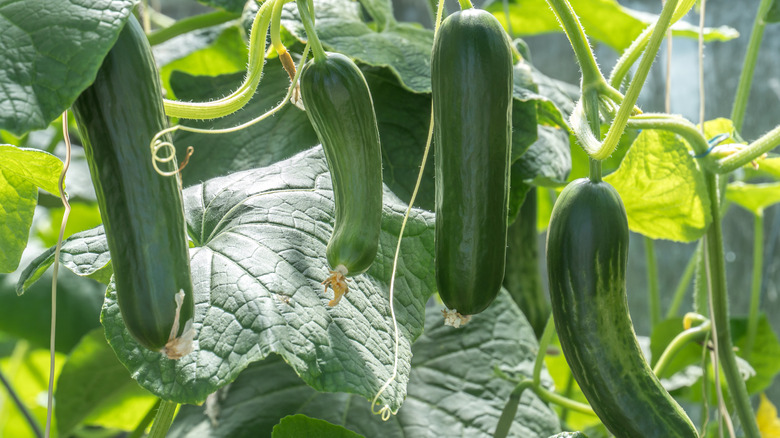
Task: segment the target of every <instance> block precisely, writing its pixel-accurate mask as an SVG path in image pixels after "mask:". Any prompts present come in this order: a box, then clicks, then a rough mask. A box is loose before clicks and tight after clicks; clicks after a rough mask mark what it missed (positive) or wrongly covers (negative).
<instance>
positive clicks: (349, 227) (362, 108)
mask: <svg viewBox="0 0 780 438" xmlns="http://www.w3.org/2000/svg"><path fill="white" fill-rule="evenodd" d="M300 81H301V97H302V98H303V104H304V106H305V107H306V114H307V115H308V117H309V121H310V122H311V124H312V126H313V127H314V131H315V132H316V133H317V137H318V138H319V139H320V141H321V142H322V147H323V149H324V151H325V158H326V159H327V162H328V169H330V174H331V178H332V181H333V196H334V198H335V203H336V220H335V225H334V227H333V234H332V236H331V238H330V240H329V241H328V247H327V250H326V255H327V258H328V264H329V265H330V267H331V268H332V269H336V267H338V266H339V265H343V266H344V267H346V268H347V275H348V276H354V275H359V274H362V273H363V272H365V271H366V270H368V268H369V267H370V266H371V264H372V263H373V262H374V259H375V258H376V254H377V249H378V247H379V232H380V230H381V226H382V151H381V149H380V144H379V129H378V127H377V122H376V114H375V113H374V104H373V101H372V99H371V93H370V91H369V89H368V84H367V83H366V80H365V78H364V77H363V73H362V72H361V71H360V69H359V68H358V67H357V65H355V63H354V62H352V60H351V59H349V58H347V57H346V56H344V55H341V54H338V53H328V54H327V58H326V59H325V60H324V61H320V62H316V61H315V60H311V61H309V62H308V63H307V64H306V65H305V66H304V67H303V70H302V71H301V79H300Z"/></svg>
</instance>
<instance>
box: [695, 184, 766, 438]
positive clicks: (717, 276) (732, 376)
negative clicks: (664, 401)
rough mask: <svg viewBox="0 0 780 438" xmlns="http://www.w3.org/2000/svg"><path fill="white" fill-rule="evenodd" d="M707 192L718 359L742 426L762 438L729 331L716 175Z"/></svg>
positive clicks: (707, 249) (749, 437)
mask: <svg viewBox="0 0 780 438" xmlns="http://www.w3.org/2000/svg"><path fill="white" fill-rule="evenodd" d="M705 179H706V182H707V191H708V194H709V197H710V210H711V215H712V218H713V221H712V224H711V225H710V227H709V228H708V229H707V234H706V237H705V239H706V241H705V243H706V244H705V255H706V256H707V257H706V258H707V264H708V267H709V269H708V272H709V284H710V288H711V303H710V304H711V308H712V315H710V318H711V319H712V323H713V325H714V327H713V332H714V333H715V338H716V339H715V341H716V343H717V347H718V358H719V359H720V366H721V368H722V369H723V375H724V377H725V378H726V384H727V385H728V389H729V393H730V394H731V399H732V400H733V403H734V406H735V407H736V411H737V416H738V417H739V420H740V422H741V423H742V427H743V429H744V432H745V436H746V437H747V438H760V436H761V435H760V433H759V431H758V424H757V423H756V418H755V415H754V413H753V408H752V407H751V405H750V397H749V396H748V393H747V388H746V387H745V382H744V381H743V380H742V376H741V375H740V372H739V368H738V367H737V360H736V356H735V354H734V346H733V344H732V342H731V330H730V328H729V307H728V292H727V287H726V266H725V262H724V256H723V231H722V229H721V223H720V197H719V194H718V181H717V179H718V177H717V175H715V174H714V173H712V172H705Z"/></svg>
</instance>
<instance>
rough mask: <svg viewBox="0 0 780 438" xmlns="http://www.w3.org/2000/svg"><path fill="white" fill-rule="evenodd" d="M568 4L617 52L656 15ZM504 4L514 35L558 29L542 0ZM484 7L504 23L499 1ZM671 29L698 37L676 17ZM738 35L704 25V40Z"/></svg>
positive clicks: (604, 4) (606, 3)
mask: <svg viewBox="0 0 780 438" xmlns="http://www.w3.org/2000/svg"><path fill="white" fill-rule="evenodd" d="M571 6H572V8H573V9H574V11H575V12H576V14H577V16H578V17H579V19H580V21H581V22H582V27H583V28H584V30H585V33H586V34H587V35H588V37H589V38H591V39H592V40H595V41H599V42H602V43H605V44H607V45H608V46H610V47H612V48H613V49H615V51H617V52H618V53H622V52H623V51H624V50H625V49H627V48H628V46H629V45H631V42H632V41H634V39H636V37H637V36H639V34H640V33H642V31H643V30H644V29H645V28H646V27H647V26H648V25H649V24H651V23H654V22H655V21H656V20H657V19H658V16H657V15H654V14H648V13H645V12H640V11H637V10H634V9H629V8H626V7H624V6H621V5H620V4H618V2H617V1H616V0H572V1H571ZM508 8H509V9H508V10H509V17H510V21H511V24H512V30H513V31H514V33H515V35H516V36H530V35H538V34H541V33H549V32H561V31H562V29H561V26H560V25H559V24H558V20H557V19H556V18H555V15H554V14H553V12H552V10H551V9H550V7H549V6H548V5H547V3H546V2H545V1H544V0H514V1H511V2H510V3H509V5H508ZM659 8H660V4H659ZM485 9H486V10H488V11H489V12H491V13H493V14H494V15H495V16H496V18H498V20H499V21H500V22H501V23H502V24H503V25H504V27H507V25H506V21H507V20H506V14H505V13H504V6H503V4H502V3H501V2H500V1H493V2H491V3H490V5H489V6H485ZM672 33H673V34H674V35H675V36H683V37H687V38H698V27H697V26H693V25H691V24H688V23H685V22H682V21H680V22H677V23H675V25H674V26H672ZM738 36H739V33H738V32H737V31H736V30H735V29H733V28H731V27H728V26H721V27H718V28H711V27H706V28H704V39H705V41H728V40H731V39H734V38H737V37H738Z"/></svg>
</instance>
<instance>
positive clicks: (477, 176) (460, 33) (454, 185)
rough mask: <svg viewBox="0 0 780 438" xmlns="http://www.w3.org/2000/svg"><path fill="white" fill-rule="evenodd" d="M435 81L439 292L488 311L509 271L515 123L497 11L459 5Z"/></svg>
mask: <svg viewBox="0 0 780 438" xmlns="http://www.w3.org/2000/svg"><path fill="white" fill-rule="evenodd" d="M431 85H432V93H433V94H432V96H433V115H434V146H435V149H434V159H435V178H436V236H435V265H436V283H437V286H438V290H439V296H440V297H441V299H442V301H443V302H444V304H445V305H446V306H447V307H449V308H450V309H455V310H457V311H458V312H459V313H461V314H462V315H473V314H476V313H479V312H481V311H483V310H485V309H486V308H487V307H488V306H489V305H490V303H491V302H493V300H494V299H495V297H496V296H497V295H498V291H499V290H500V288H501V284H502V281H503V278H504V267H505V263H506V260H505V258H506V242H507V215H508V197H509V191H508V189H509V160H510V152H511V122H512V85H513V79H512V52H511V49H510V46H509V40H508V38H507V37H506V34H505V33H504V29H503V28H502V27H501V25H500V24H499V23H498V20H496V18H495V17H493V16H492V15H491V14H489V13H488V12H485V11H483V10H478V9H467V10H464V11H461V12H456V13H454V14H452V15H450V16H449V17H447V19H445V20H444V22H443V23H442V25H441V27H440V29H439V32H438V34H437V37H436V40H435V41H434V44H433V54H432V59H431Z"/></svg>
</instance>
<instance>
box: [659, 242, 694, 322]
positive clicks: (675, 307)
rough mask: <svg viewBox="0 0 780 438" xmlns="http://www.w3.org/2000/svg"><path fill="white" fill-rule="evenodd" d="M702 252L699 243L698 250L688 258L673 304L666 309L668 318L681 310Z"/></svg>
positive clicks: (675, 291)
mask: <svg viewBox="0 0 780 438" xmlns="http://www.w3.org/2000/svg"><path fill="white" fill-rule="evenodd" d="M700 252H701V245H697V246H696V250H695V251H694V252H693V254H691V258H690V259H688V263H687V264H686V265H685V270H684V271H683V274H682V276H681V277H680V281H679V282H678V283H677V288H676V289H675V290H674V298H672V304H670V305H669V310H667V311H666V319H669V318H674V317H675V316H676V315H677V313H678V312H679V311H680V306H682V301H683V298H685V292H687V291H688V285H690V284H691V279H692V278H693V274H694V273H695V272H696V262H697V260H699V253H700Z"/></svg>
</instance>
